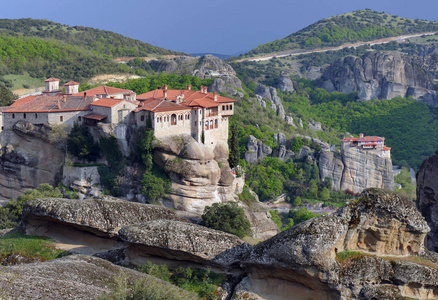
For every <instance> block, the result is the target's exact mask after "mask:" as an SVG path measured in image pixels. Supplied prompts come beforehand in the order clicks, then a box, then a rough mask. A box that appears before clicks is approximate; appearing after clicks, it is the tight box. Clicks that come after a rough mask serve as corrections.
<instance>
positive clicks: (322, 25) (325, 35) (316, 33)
mask: <svg viewBox="0 0 438 300" xmlns="http://www.w3.org/2000/svg"><path fill="white" fill-rule="evenodd" d="M431 31H438V22H432V21H424V20H419V19H415V20H412V19H407V18H402V17H398V16H394V15H390V14H386V13H383V12H377V11H373V10H370V9H363V10H357V11H354V12H351V13H346V14H342V15H338V16H334V17H330V18H327V19H323V20H320V21H318V22H316V23H314V24H312V25H309V26H307V27H305V28H303V29H301V30H300V31H297V32H295V33H292V34H291V35H289V36H287V37H285V38H283V39H279V40H275V41H273V42H269V43H265V44H262V45H260V46H258V47H257V48H255V49H253V50H251V51H250V52H248V53H246V54H245V56H253V55H256V54H262V53H273V52H281V51H287V50H299V49H316V48H322V47H334V46H339V45H342V44H344V43H351V42H357V41H370V40H375V39H381V38H386V37H392V36H398V35H402V34H409V33H422V32H431Z"/></svg>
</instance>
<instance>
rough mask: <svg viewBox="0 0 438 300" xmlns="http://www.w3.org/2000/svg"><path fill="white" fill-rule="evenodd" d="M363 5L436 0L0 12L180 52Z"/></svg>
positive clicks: (428, 10) (283, 30) (245, 45)
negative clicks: (86, 28) (92, 29)
mask: <svg viewBox="0 0 438 300" xmlns="http://www.w3.org/2000/svg"><path fill="white" fill-rule="evenodd" d="M363 8H371V9H374V10H377V11H384V12H386V13H391V14H394V15H398V16H401V17H407V18H412V19H415V18H419V19H426V20H432V21H438V14H437V11H438V1H436V0H415V1H413V0H409V1H408V0H367V1H364V0H362V1H358V0H304V1H303V0H301V1H296V0H269V1H266V0H264V1H262V0H217V1H208V0H207V1H205V0H187V1H182V0H166V1H150V0H124V1H123V0H117V1H116V0H106V1H105V0H88V1H86V0H75V1H65V0H56V1H53V0H38V1H35V0H12V1H3V3H2V7H1V9H0V18H8V19H15V18H34V19H47V20H51V21H55V22H59V23H62V24H67V25H72V26H74V25H81V26H91V27H95V28H99V29H105V30H110V31H114V32H117V33H120V34H123V35H126V36H129V37H132V38H135V39H139V40H142V41H145V42H147V43H151V44H153V45H155V46H160V47H164V48H168V49H172V50H177V51H183V52H186V53H195V52H213V53H221V54H235V53H237V52H244V51H248V50H250V49H252V48H254V47H256V46H258V45H260V44H262V43H265V42H269V41H272V40H275V39H278V38H282V37H285V36H287V35H289V34H291V33H292V32H295V31H297V30H299V29H301V28H303V27H306V26H307V25H310V24H312V23H313V22H315V21H318V20H320V19H323V18H327V17H331V16H334V15H338V14H342V13H345V12H350V11H354V10H358V9H363Z"/></svg>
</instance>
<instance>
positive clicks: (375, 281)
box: [235, 189, 438, 299]
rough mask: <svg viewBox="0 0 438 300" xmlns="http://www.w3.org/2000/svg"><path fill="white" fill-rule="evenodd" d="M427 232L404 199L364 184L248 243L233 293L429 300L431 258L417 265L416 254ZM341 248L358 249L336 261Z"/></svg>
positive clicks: (434, 273) (435, 284)
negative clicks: (328, 207)
mask: <svg viewBox="0 0 438 300" xmlns="http://www.w3.org/2000/svg"><path fill="white" fill-rule="evenodd" d="M428 231H429V227H428V226H427V224H426V222H425V221H424V219H423V218H422V216H421V215H420V213H419V212H418V211H417V210H416V209H415V206H414V203H413V202H412V201H411V200H410V199H408V198H406V197H404V196H400V195H398V194H395V193H394V192H390V191H385V190H380V189H368V190H366V191H364V192H363V193H362V196H361V197H360V198H359V199H358V200H357V202H354V203H352V204H349V205H346V206H345V207H343V208H341V209H339V210H338V211H337V212H335V213H334V214H332V215H326V216H322V217H319V218H317V219H312V220H309V221H307V222H305V223H301V224H299V225H297V226H294V227H292V228H290V229H288V230H286V231H284V232H282V233H280V234H278V235H276V236H274V237H273V238H271V239H269V240H267V241H265V242H262V243H260V244H258V245H256V246H254V248H253V249H252V250H251V251H250V252H249V253H248V255H246V256H245V257H244V259H243V262H242V268H244V269H245V271H246V272H247V274H248V277H247V278H246V279H245V280H244V281H242V283H241V285H240V286H238V287H237V289H236V291H235V294H236V297H237V299H245V298H248V296H250V295H251V294H249V293H255V294H256V295H258V296H259V297H261V299H263V298H264V299H286V298H288V297H290V295H291V294H293V295H294V299H309V298H312V299H339V298H343V299H362V298H364V299H373V298H372V295H379V294H380V293H382V292H384V291H387V290H391V291H392V293H393V294H394V295H396V296H397V297H398V298H394V299H399V298H401V297H413V295H416V296H415V297H422V298H423V299H433V298H435V297H436V296H437V288H438V268H437V267H438V265H436V259H433V261H428V262H427V263H424V264H418V263H416V261H417V260H421V259H419V258H417V259H416V258H415V257H427V256H428V255H429V254H428V253H427V252H426V250H425V247H424V244H423V241H424V238H425V235H426V234H427V232H428ZM343 251H360V252H359V254H357V256H356V257H355V258H348V257H347V258H343V253H348V252H343ZM387 256H390V258H388V259H385V258H384V257H387ZM411 257H413V258H412V259H411ZM423 259H424V258H423ZM425 261H426V259H425ZM408 270H409V271H408ZM245 293H247V296H245ZM239 295H240V296H239ZM238 297H240V298H238ZM370 297H371V298H370ZM390 299H393V298H390Z"/></svg>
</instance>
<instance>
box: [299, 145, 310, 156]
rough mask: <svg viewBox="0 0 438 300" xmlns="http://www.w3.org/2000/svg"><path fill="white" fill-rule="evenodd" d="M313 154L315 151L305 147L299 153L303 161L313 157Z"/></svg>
mask: <svg viewBox="0 0 438 300" xmlns="http://www.w3.org/2000/svg"><path fill="white" fill-rule="evenodd" d="M312 154H313V151H312V150H311V149H310V148H309V147H307V146H303V147H301V148H300V152H299V153H298V158H299V159H303V158H305V157H307V156H309V155H312Z"/></svg>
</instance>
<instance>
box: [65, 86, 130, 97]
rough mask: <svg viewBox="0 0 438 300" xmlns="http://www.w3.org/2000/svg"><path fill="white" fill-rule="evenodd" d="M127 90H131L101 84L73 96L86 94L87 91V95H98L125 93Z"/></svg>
mask: <svg viewBox="0 0 438 300" xmlns="http://www.w3.org/2000/svg"><path fill="white" fill-rule="evenodd" d="M126 92H130V90H124V89H119V88H115V87H111V86H105V85H101V86H98V87H95V88H92V89H89V90H86V91H83V92H79V93H76V94H73V96H84V94H85V93H87V96H96V95H112V94H124V93H126Z"/></svg>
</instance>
